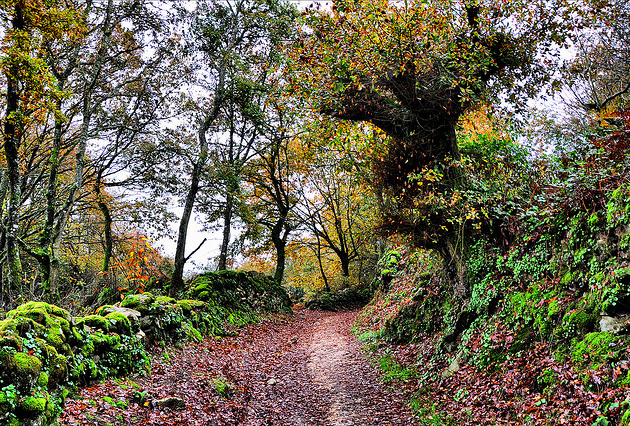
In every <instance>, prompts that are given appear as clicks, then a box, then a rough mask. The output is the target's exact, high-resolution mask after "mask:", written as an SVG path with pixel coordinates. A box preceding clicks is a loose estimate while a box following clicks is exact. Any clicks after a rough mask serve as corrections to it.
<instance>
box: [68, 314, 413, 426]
mask: <svg viewBox="0 0 630 426" xmlns="http://www.w3.org/2000/svg"><path fill="white" fill-rule="evenodd" d="M355 316H356V313H354V312H341V313H323V312H310V311H302V312H299V313H298V314H297V315H295V319H293V320H291V321H279V322H278V321H276V322H272V321H266V322H263V323H261V324H255V325H252V326H249V327H247V328H245V329H241V330H240V331H239V336H237V337H230V338H223V339H209V340H206V341H204V342H203V343H201V344H192V345H187V346H185V347H184V348H183V349H181V350H172V351H164V352H158V353H155V354H154V355H153V356H152V365H153V367H152V374H151V376H150V377H143V378H135V379H133V381H113V380H109V381H107V382H105V383H103V384H99V385H96V386H93V387H90V388H86V389H82V390H81V391H80V393H79V395H78V396H77V398H76V399H73V400H69V401H68V403H67V407H66V411H65V413H64V414H63V416H62V418H61V422H60V424H62V425H252V426H257V425H261V426H262V425H296V426H302V425H321V426H337V425H340V426H341V425H343V426H346V425H357V426H358V425H362V426H363V425H365V426H371V425H373V426H377V425H378V426H385V425H392V426H394V425H401V426H402V425H410V424H414V422H413V421H412V420H411V419H410V416H409V414H408V412H407V411H406V409H405V408H404V406H403V404H402V403H401V400H402V397H401V396H400V395H398V394H396V393H390V392H388V391H386V390H385V387H384V386H383V385H381V384H380V383H379V380H378V374H377V372H376V371H374V368H373V367H371V366H370V365H369V364H368V363H367V362H366V361H365V359H364V358H363V355H362V353H361V349H360V347H359V345H358V343H357V342H356V338H355V337H354V336H352V335H351V334H350V332H349V330H350V327H351V325H352V322H353V321H354V318H355ZM219 382H223V383H229V387H230V390H229V391H228V392H227V394H226V395H225V396H222V395H220V394H219V392H217V388H218V386H217V383H219ZM139 395H144V396H148V397H149V399H160V398H164V397H169V396H175V397H179V398H182V399H183V400H184V404H185V407H184V408H183V409H181V410H172V409H168V408H162V407H157V406H153V405H152V404H149V406H148V407H147V406H145V404H144V403H143V402H144V401H143V400H141V399H138V396H139ZM109 398H111V399H109Z"/></svg>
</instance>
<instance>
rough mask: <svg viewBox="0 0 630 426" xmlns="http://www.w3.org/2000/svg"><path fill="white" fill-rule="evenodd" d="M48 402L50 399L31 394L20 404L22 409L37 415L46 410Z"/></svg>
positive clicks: (31, 414)
mask: <svg viewBox="0 0 630 426" xmlns="http://www.w3.org/2000/svg"><path fill="white" fill-rule="evenodd" d="M47 403H48V400H47V399H46V398H42V397H35V396H31V397H28V398H26V399H25V400H24V401H23V402H22V403H21V404H20V409H21V410H23V411H26V412H27V413H28V414H30V416H35V415H38V414H39V413H43V412H44V411H46V404H47ZM28 414H27V415H28Z"/></svg>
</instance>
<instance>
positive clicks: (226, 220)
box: [217, 192, 234, 271]
mask: <svg viewBox="0 0 630 426" xmlns="http://www.w3.org/2000/svg"><path fill="white" fill-rule="evenodd" d="M233 214H234V196H233V195H232V194H231V193H229V192H228V194H227V196H226V203H225V210H224V212H223V241H222V242H221V251H220V252H219V264H218V266H217V270H218V271H225V270H226V269H227V257H228V248H229V245H230V234H231V231H232V216H233Z"/></svg>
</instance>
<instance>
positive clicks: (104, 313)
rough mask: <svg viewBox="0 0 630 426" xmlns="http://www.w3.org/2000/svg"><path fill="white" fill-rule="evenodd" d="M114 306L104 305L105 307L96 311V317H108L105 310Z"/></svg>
mask: <svg viewBox="0 0 630 426" xmlns="http://www.w3.org/2000/svg"><path fill="white" fill-rule="evenodd" d="M113 306H114V305H103V306H101V307H100V308H98V309H97V310H96V312H95V313H96V315H100V316H102V317H104V316H106V315H107V313H106V312H105V310H107V309H109V308H112V307H113Z"/></svg>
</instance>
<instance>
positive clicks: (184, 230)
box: [169, 131, 208, 297]
mask: <svg viewBox="0 0 630 426" xmlns="http://www.w3.org/2000/svg"><path fill="white" fill-rule="evenodd" d="M199 133H200V139H201V138H203V141H201V140H200V145H201V148H202V149H201V153H200V154H199V158H198V159H197V162H196V163H195V166H194V167H193V171H192V174H191V183H190V188H188V194H187V195H186V203H185V204H184V212H183V213H182V218H181V219H180V221H179V231H178V234H177V247H176V250H175V270H174V271H173V277H172V278H171V288H170V290H169V295H170V296H171V297H176V296H178V295H179V293H180V292H181V290H182V289H183V288H184V265H185V264H186V261H187V260H188V259H187V258H186V256H185V253H186V236H187V235H188V224H189V222H190V217H191V215H192V211H193V206H194V204H195V198H196V197H197V192H199V178H200V176H201V170H202V169H203V166H204V164H205V161H206V155H207V151H208V148H207V146H208V145H207V142H206V136H205V131H204V133H203V135H202V132H201V131H200V132H199Z"/></svg>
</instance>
